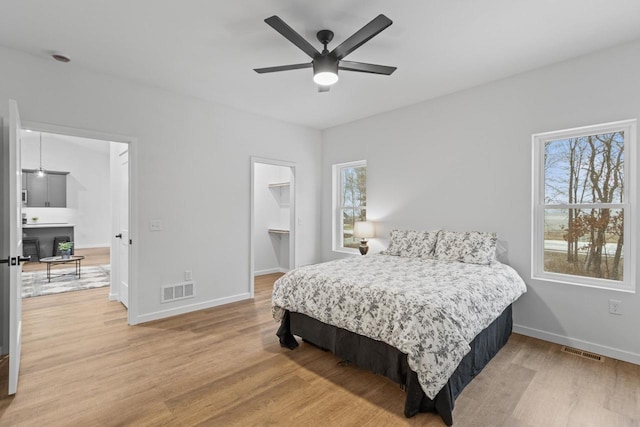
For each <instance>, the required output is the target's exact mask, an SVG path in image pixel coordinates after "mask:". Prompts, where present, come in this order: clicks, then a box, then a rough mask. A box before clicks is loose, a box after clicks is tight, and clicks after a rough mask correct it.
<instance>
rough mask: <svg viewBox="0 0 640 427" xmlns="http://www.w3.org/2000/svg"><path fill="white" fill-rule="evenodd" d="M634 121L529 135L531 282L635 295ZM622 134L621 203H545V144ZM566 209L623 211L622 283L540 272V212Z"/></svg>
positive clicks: (541, 267)
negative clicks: (589, 136)
mask: <svg viewBox="0 0 640 427" xmlns="http://www.w3.org/2000/svg"><path fill="white" fill-rule="evenodd" d="M636 129H637V124H636V120H635V119H633V120H623V121H618V122H612V123H604V124H599V125H592V126H584V127H579V128H573V129H565V130H559V131H554V132H545V133H538V134H533V135H532V145H533V156H532V157H533V177H532V184H533V185H532V196H533V197H532V221H531V222H532V227H531V228H532V233H531V242H532V246H533V247H532V252H533V253H532V257H531V260H532V265H531V276H532V278H533V279H539V280H545V281H549V282H557V283H564V284H570V285H578V286H588V287H594V288H601V289H611V290H616V291H623V292H632V293H635V290H636V284H635V278H636V266H635V264H636V250H635V249H636V241H635V240H636V239H635V238H636V234H635V233H636V225H637V217H636V200H635V193H636V192H637V191H638V189H637V188H635V185H636V182H637V181H636V178H635V173H636V153H635V149H636ZM612 132H624V193H623V196H624V203H595V204H594V203H591V204H578V203H573V204H570V205H569V204H545V175H544V159H545V158H544V156H545V144H546V143H547V142H549V141H556V140H559V139H567V138H576V137H581V136H588V135H595V134H603V133H612ZM570 207H573V208H575V207H582V208H601V207H607V208H611V209H616V208H618V209H619V208H622V209H624V218H625V220H624V265H623V280H622V281H618V280H610V279H602V278H596V277H585V276H577V275H570V274H562V273H553V272H548V271H544V213H545V208H547V209H568V208H570Z"/></svg>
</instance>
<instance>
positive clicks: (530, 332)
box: [513, 324, 640, 365]
mask: <svg viewBox="0 0 640 427" xmlns="http://www.w3.org/2000/svg"><path fill="white" fill-rule="evenodd" d="M513 332H516V333H518V334H522V335H526V336H528V337H533V338H538V339H541V340H544V341H549V342H552V343H556V344H560V345H566V346H569V347H575V348H578V349H580V350H585V351H590V352H592V353H596V354H601V355H603V356H607V357H611V358H613V359H618V360H622V361H624V362H629V363H633V364H635V365H640V354H637V353H633V352H630V351H626V350H620V349H617V348H613V347H608V346H606V345H600V344H595V343H592V342H589V341H583V340H579V339H576V338H571V337H565V336H564V335H559V334H554V333H552V332H546V331H541V330H539V329H534V328H529V327H527V326H522V325H516V324H514V325H513Z"/></svg>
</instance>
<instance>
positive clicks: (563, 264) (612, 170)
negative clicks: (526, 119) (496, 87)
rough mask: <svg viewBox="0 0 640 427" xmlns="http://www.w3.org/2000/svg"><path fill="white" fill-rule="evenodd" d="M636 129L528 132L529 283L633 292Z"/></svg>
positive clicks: (631, 125)
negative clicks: (530, 187)
mask: <svg viewBox="0 0 640 427" xmlns="http://www.w3.org/2000/svg"><path fill="white" fill-rule="evenodd" d="M635 132H636V122H635V120H628V121H623V122H616V123H607V124H603V125H596V126H588V127H584V128H577V129H569V130H564V131H557V132H548V133H542V134H536V135H533V149H534V156H533V157H534V159H533V161H534V164H533V185H534V188H533V221H532V222H533V239H532V240H533V261H532V262H533V265H532V272H533V278H534V279H542V280H550V281H556V282H563V283H570V284H576V285H584V286H594V287H600V288H608V289H617V290H623V291H631V292H633V291H635V265H634V264H635V263H634V262H633V260H634V259H635V258H634V257H635V251H634V247H635V241H634V240H635V239H634V237H635V235H632V234H631V230H632V228H633V229H634V230H635V224H636V221H635V206H634V205H633V203H634V200H633V193H634V192H636V191H637V190H636V189H635V188H633V187H634V186H635V180H634V179H633V176H634V175H633V173H635V161H634V159H633V156H632V154H631V153H632V151H631V150H635ZM630 186H631V187H630Z"/></svg>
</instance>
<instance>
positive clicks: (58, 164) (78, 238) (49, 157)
mask: <svg viewBox="0 0 640 427" xmlns="http://www.w3.org/2000/svg"><path fill="white" fill-rule="evenodd" d="M109 144H110V143H109V142H106V141H97V140H90V139H86V138H77V137H69V136H64V135H55V134H47V133H43V136H42V167H43V168H44V169H45V170H52V171H61V172H69V175H67V207H66V208H23V209H22V212H23V213H26V214H27V221H28V222H29V223H31V217H33V216H37V217H38V223H45V222H66V223H70V224H75V229H74V246H75V247H76V248H79V249H81V248H98V247H107V246H109V245H110V244H111V200H110V178H109V175H110V172H109ZM39 156H40V137H39V132H25V133H24V134H23V138H22V168H23V169H38V167H39V166H40V157H39Z"/></svg>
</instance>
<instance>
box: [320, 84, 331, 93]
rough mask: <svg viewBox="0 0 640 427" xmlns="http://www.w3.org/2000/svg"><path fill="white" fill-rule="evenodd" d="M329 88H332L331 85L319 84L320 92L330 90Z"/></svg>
mask: <svg viewBox="0 0 640 427" xmlns="http://www.w3.org/2000/svg"><path fill="white" fill-rule="evenodd" d="M329 89H331V86H322V85H318V92H329Z"/></svg>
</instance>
